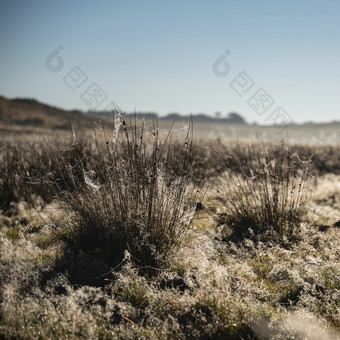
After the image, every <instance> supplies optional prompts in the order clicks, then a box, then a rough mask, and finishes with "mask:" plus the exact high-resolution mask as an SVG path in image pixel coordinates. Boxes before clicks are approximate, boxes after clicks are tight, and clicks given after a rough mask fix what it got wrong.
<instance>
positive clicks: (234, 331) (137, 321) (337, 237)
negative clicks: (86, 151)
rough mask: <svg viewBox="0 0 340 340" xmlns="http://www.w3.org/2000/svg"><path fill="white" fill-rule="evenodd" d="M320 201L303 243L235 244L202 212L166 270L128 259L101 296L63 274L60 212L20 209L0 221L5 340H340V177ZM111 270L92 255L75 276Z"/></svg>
mask: <svg viewBox="0 0 340 340" xmlns="http://www.w3.org/2000/svg"><path fill="white" fill-rule="evenodd" d="M313 191H314V193H313V198H312V200H311V202H310V203H309V205H308V214H307V217H306V221H305V222H304V223H302V225H301V234H300V236H299V238H298V240H296V241H294V242H289V241H288V240H285V239H282V238H279V237H276V236H275V234H273V233H271V234H268V235H267V234H261V235H254V234H252V232H251V231H249V233H248V234H247V235H246V236H245V237H244V239H243V240H238V241H232V240H231V239H228V238H225V237H224V236H223V232H224V231H223V228H224V226H223V225H222V226H221V225H220V226H218V222H217V221H216V218H215V217H214V216H213V215H211V213H210V211H208V210H209V209H203V210H202V211H200V212H199V213H197V214H196V217H195V219H194V221H193V223H192V225H191V227H190V230H189V231H188V233H187V234H186V238H185V240H184V242H183V243H182V245H181V246H180V248H178V249H175V250H174V251H173V253H171V254H170V256H169V259H168V262H169V264H168V266H167V268H165V269H159V270H157V271H156V272H155V273H154V274H153V275H150V276H148V275H141V268H139V267H137V266H136V265H134V264H133V261H131V255H130V254H129V252H128V251H126V252H125V257H124V260H123V263H122V265H121V266H120V267H119V270H116V271H113V272H112V274H110V275H109V276H108V277H107V278H106V280H105V281H101V283H100V284H96V285H92V286H90V285H84V284H82V285H81V284H71V282H70V273H69V271H68V270H57V269H56V267H55V260H56V258H57V257H58V254H59V251H60V250H59V249H58V247H55V246H54V245H53V228H54V227H55V226H54V221H55V220H57V219H58V215H60V212H58V202H55V203H53V204H49V205H44V204H42V203H41V206H40V205H39V199H38V198H36V201H37V203H36V204H35V208H31V207H30V206H29V205H27V204H26V203H25V202H20V203H19V204H13V206H12V209H11V214H7V216H5V215H4V214H2V215H1V217H0V338H5V339H7V338H8V339H10V338H11V339H16V338H21V339H51V338H56V339H75V338H78V339H79V338H81V339H97V338H100V339H184V338H189V339H199V338H201V339H315V340H320V339H325V340H327V339H340V333H339V332H340V228H339V226H338V225H337V224H336V222H337V221H339V220H340V176H336V175H329V174H328V175H325V176H322V177H318V178H317V181H316V183H315V187H314V190H313ZM209 195H210V192H209V191H208V192H207V193H206V195H205V198H204V202H203V207H204V208H206V207H207V206H208V205H209V203H208V202H209V199H210V196H209ZM211 195H212V194H211ZM79 256H80V257H81V256H82V255H81V254H80V255H79ZM100 265H101V264H100V263H93V262H91V259H87V258H86V256H84V258H82V259H81V261H78V262H76V264H75V266H77V268H73V269H74V270H76V271H77V270H78V271H79V272H80V273H81V274H79V275H83V276H84V275H85V276H86V275H89V276H92V277H95V276H96V267H98V266H100ZM68 268H69V267H68Z"/></svg>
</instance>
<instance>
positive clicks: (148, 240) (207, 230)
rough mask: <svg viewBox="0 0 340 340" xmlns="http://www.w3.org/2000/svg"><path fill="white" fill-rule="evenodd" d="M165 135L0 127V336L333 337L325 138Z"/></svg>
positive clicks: (337, 150) (336, 252) (336, 198)
mask: <svg viewBox="0 0 340 340" xmlns="http://www.w3.org/2000/svg"><path fill="white" fill-rule="evenodd" d="M169 128H170V125H169V124H168V125H166V124H165V123H164V122H162V123H160V126H159V129H157V128H156V126H154V125H152V123H151V122H150V123H147V122H140V121H138V122H136V121H125V120H124V119H123V118H122V117H119V116H117V117H116V120H115V122H114V124H113V125H112V126H111V129H109V128H108V129H103V128H102V127H101V126H99V125H98V126H97V128H96V129H95V130H94V131H93V130H87V131H85V132H77V131H64V130H58V135H56V133H55V131H53V130H44V129H42V128H41V129H33V128H32V130H31V131H27V130H26V131H25V130H23V129H22V128H21V129H20V128H13V127H12V128H9V127H8V126H7V127H6V133H3V134H2V136H3V137H1V139H0V160H1V161H0V205H1V206H0V209H1V214H0V338H4V339H315V340H319V339H339V338H340V145H339V144H336V142H337V141H338V140H337V138H338V137H337V135H336V134H337V133H338V132H337V131H333V130H332V131H333V132H332V133H330V131H331V129H332V127H331V126H329V127H325V129H326V130H325V131H327V133H323V135H322V132H320V130H318V133H319V135H317V134H316V131H315V130H313V129H314V127H311V128H310V130H308V131H309V132H308V133H307V132H306V134H305V135H304V136H305V139H306V140H307V139H309V142H311V141H312V142H313V141H314V142H315V143H308V144H306V143H302V142H305V141H306V140H303V138H302V137H301V130H299V131H300V132H298V131H297V130H294V128H292V130H290V131H289V133H288V135H289V137H290V136H292V138H291V139H289V140H287V138H285V137H287V134H285V136H283V138H284V139H282V140H280V139H278V138H276V139H274V138H273V139H272V140H271V141H268V139H271V138H270V136H271V134H272V135H273V136H274V135H275V127H272V128H255V130H254V127H247V128H246V129H249V131H248V130H242V131H243V132H241V130H238V129H240V128H238V127H233V128H232V127H229V128H228V129H227V130H226V129H224V130H222V128H221V127H215V128H214V129H211V130H210V132H207V131H204V127H203V126H200V125H198V126H194V127H193V126H192V124H191V123H190V122H189V124H186V125H184V124H179V125H175V126H174V127H173V128H172V129H171V130H170V132H169ZM4 129H5V128H4ZM265 129H267V132H263V131H264V130H265ZM229 130H230V131H229ZM202 131H203V132H202ZM211 131H213V132H211ZM226 131H227V132H226ZM228 131H229V132H228ZM250 131H252V133H254V132H255V133H254V136H255V138H253V140H252V141H250V140H249V139H250V138H249V136H250ZM259 131H260V132H261V133H259ZM268 131H269V132H270V133H268ZM299 133H300V135H299ZM256 135H257V138H256ZM312 135H314V136H319V137H320V136H321V137H322V136H326V137H327V138H326V137H325V138H324V139H323V140H321V137H320V138H318V139H317V140H312V139H311V137H310V136H312ZM196 136H197V137H196ZM276 136H277V133H276ZM294 136H295V137H296V138H295V137H294ZM298 136H300V137H301V138H298ZM330 136H333V137H330ZM227 137H232V138H236V137H237V138H239V139H238V140H237V139H231V138H227ZM242 137H247V140H242ZM298 140H300V143H299V142H298ZM320 141H322V142H323V143H320Z"/></svg>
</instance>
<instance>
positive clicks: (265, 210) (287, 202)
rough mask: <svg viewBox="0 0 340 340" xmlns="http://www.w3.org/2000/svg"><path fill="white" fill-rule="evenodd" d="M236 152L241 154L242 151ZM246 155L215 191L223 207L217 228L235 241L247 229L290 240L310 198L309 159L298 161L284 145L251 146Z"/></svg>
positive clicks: (286, 144)
mask: <svg viewBox="0 0 340 340" xmlns="http://www.w3.org/2000/svg"><path fill="white" fill-rule="evenodd" d="M238 147H239V146H238V145H237V146H236V148H238ZM239 152H240V153H242V154H243V155H244V154H245V151H244V150H241V149H240V151H239ZM236 154H237V152H236ZM246 155H247V158H246V159H244V160H242V161H239V162H237V163H236V164H234V165H233V166H230V167H227V169H226V171H225V178H224V181H225V182H224V183H223V186H224V188H225V190H221V189H216V193H217V195H218V197H219V200H221V201H222V202H223V203H224V205H225V211H224V212H223V213H221V214H220V215H219V219H220V224H226V225H227V226H229V227H231V228H232V229H233V230H234V236H237V237H240V236H242V235H243V234H244V233H246V232H247V231H248V228H251V229H252V232H254V233H255V234H258V233H261V232H264V231H271V230H272V231H274V232H276V233H278V234H279V235H281V236H285V237H288V238H293V237H294V236H296V234H297V233H298V232H299V225H300V223H301V222H302V220H303V216H304V215H305V213H306V210H305V206H306V203H307V201H308V198H309V197H310V192H311V184H312V178H313V176H312V162H311V159H310V158H308V159H306V160H302V159H301V158H300V157H299V155H298V154H297V153H292V152H291V149H290V147H289V145H288V143H287V142H282V143H280V144H278V145H275V144H273V143H269V144H268V143H267V144H264V143H260V142H258V143H257V144H255V143H252V145H251V146H248V148H247V150H246ZM238 159H239V160H241V157H239V158H238ZM215 186H216V184H215ZM218 187H219V188H221V183H219V184H218Z"/></svg>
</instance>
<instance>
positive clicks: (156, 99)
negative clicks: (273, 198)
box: [0, 0, 340, 123]
mask: <svg viewBox="0 0 340 340" xmlns="http://www.w3.org/2000/svg"><path fill="white" fill-rule="evenodd" d="M58 46H62V47H63V49H62V50H60V51H59V56H60V57H61V59H58V60H59V61H58V60H57V59H53V58H52V57H51V58H50V59H49V60H47V58H48V56H50V55H51V53H52V52H53V51H55V50H56V49H57V48H58ZM0 51H1V53H0V94H1V95H4V96H7V97H10V98H14V97H31V98H36V99H38V100H40V101H43V102H45V103H49V104H52V105H55V106H58V107H62V108H67V109H74V108H77V109H82V110H87V109H88V108H90V107H94V106H95V105H98V107H97V108H98V109H104V108H105V107H106V106H107V105H109V103H110V102H114V103H115V104H116V105H118V106H119V107H120V108H121V109H123V110H125V111H133V110H134V108H136V109H137V110H138V111H153V112H158V113H159V114H161V115H164V114H167V113H169V112H179V113H182V114H189V113H190V112H191V113H198V112H205V113H208V114H211V115H213V114H214V113H215V112H216V111H221V112H222V114H223V115H225V114H227V113H228V112H230V111H236V112H239V113H240V114H242V115H243V116H244V117H245V118H246V119H247V120H248V121H249V122H253V121H257V122H260V123H263V122H265V119H266V115H267V114H268V113H269V112H270V110H274V109H275V108H276V107H277V106H281V107H282V108H283V109H284V110H285V111H286V112H287V113H289V115H290V116H291V117H292V118H293V119H294V121H296V122H303V121H311V120H313V121H331V120H336V119H337V120H340V101H339V97H340V96H339V95H340V1H337V0H334V1H331V0H319V1H315V0H308V1H307V0H302V1H296V0H295V1H292V0H289V1H261V0H260V1H250V0H249V1H245V0H238V1H236V0H235V1H199V0H198V1H149V0H144V1H129V0H125V1H64V0H62V1H47V0H44V1H43V0H31V1H17V0H11V1H10V0H8V1H4V0H0ZM225 51H229V52H230V54H229V55H227V56H226V58H225V59H224V62H226V63H228V65H229V66H230V72H229V74H227V75H226V76H224V77H223V76H222V77H218V76H216V75H215V73H214V72H213V70H212V66H213V64H214V62H215V61H216V60H217V59H218V58H219V57H220V56H221V55H223V53H224V52H225ZM61 60H62V62H63V65H62V64H58V63H59V62H60V61H61ZM220 60H222V59H220ZM46 65H52V66H50V67H47V66H46ZM58 65H59V66H60V67H59V69H58ZM51 67H52V68H53V67H55V69H54V70H55V72H52V71H51ZM72 67H79V68H78V69H75V70H73V73H70V71H71V70H72ZM221 67H222V69H221V68H219V70H222V71H223V65H222V66H221ZM241 71H245V72H246V74H247V75H248V76H249V77H250V78H251V79H252V81H253V82H254V85H253V86H252V88H251V89H250V90H249V92H246V94H245V95H243V97H241V96H239V95H238V94H237V93H235V91H234V90H233V89H232V88H231V86H230V82H232V80H233V79H234V78H235V77H237V76H238V74H239V72H241ZM80 72H82V73H80ZM64 77H66V78H65V79H66V80H65V81H63V79H64ZM238 80H239V83H242V80H240V79H239V78H238ZM66 82H68V84H69V85H70V86H71V87H73V89H74V91H72V90H71V89H70V87H69V86H67V85H66ZM72 82H73V83H72ZM93 83H96V84H97V85H98V86H99V87H100V88H101V89H102V90H103V92H104V93H105V95H104V94H103V93H102V92H97V94H98V93H99V96H98V97H97V98H96V100H93V98H92V101H90V102H89V99H88V97H86V95H87V94H86V93H88V92H86V91H87V89H88V88H89V87H90V86H91V85H92V84H93ZM243 85H244V83H243ZM77 86H78V87H77ZM245 86H247V85H245ZM259 88H262V89H264V90H265V91H266V92H267V93H268V94H270V96H271V98H272V99H273V101H274V103H273V105H272V107H271V108H270V110H269V109H268V111H267V112H266V114H263V115H261V116H260V115H259V114H258V113H256V112H255V111H254V110H253V109H252V108H251V107H250V106H249V104H248V102H247V101H248V99H249V98H250V97H251V96H252V95H253V93H254V92H256V90H257V89H259ZM243 89H244V88H243ZM92 90H93V88H90V90H89V91H92ZM84 92H86V93H85V95H82V94H83V93H84ZM91 93H93V92H91ZM105 97H106V99H105ZM86 98H87V99H86ZM102 99H103V100H104V99H105V100H104V101H103V102H102V103H101V100H102ZM90 100H91V99H90ZM86 103H87V104H86Z"/></svg>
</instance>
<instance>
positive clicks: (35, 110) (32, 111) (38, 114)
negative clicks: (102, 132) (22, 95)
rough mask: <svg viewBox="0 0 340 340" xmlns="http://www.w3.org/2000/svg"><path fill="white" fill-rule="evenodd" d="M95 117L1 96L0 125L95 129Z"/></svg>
mask: <svg viewBox="0 0 340 340" xmlns="http://www.w3.org/2000/svg"><path fill="white" fill-rule="evenodd" d="M93 121H94V117H91V116H89V115H87V114H85V113H83V112H81V111H67V110H63V109H60V108H57V107H53V106H50V105H46V104H42V103H40V102H38V101H37V100H34V99H7V98H5V97H2V96H0V124H2V125H19V126H23V127H41V128H51V129H68V128H69V127H70V122H72V123H73V124H74V125H75V126H77V127H93Z"/></svg>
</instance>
